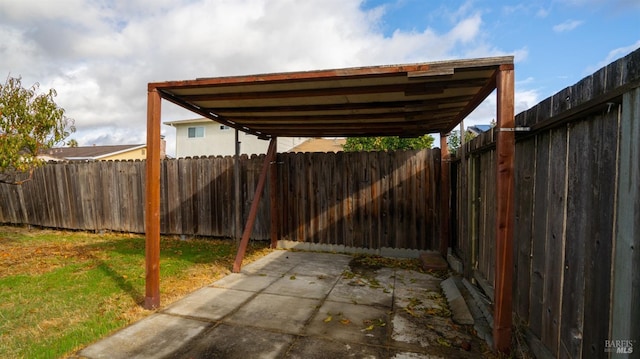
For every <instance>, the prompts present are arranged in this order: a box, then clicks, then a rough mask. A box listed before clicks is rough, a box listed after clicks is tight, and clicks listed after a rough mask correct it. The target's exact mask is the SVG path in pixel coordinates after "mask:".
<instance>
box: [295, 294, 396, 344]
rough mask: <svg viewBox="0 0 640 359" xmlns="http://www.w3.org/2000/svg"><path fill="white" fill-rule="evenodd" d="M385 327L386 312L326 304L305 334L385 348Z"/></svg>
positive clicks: (371, 307) (363, 306)
mask: <svg viewBox="0 0 640 359" xmlns="http://www.w3.org/2000/svg"><path fill="white" fill-rule="evenodd" d="M388 324H389V315H388V310H387V309H383V308H378V307H374V306H369V305H356V304H347V303H339V302H329V301H327V302H325V303H324V304H323V305H322V307H321V308H320V310H319V311H318V313H317V314H316V316H315V317H314V318H313V319H312V320H311V322H310V323H309V325H308V327H307V330H306V332H305V334H307V335H310V336H318V337H323V338H328V339H334V340H343V341H347V342H350V343H360V344H365V345H386V344H387V329H388V327H387V325H388Z"/></svg>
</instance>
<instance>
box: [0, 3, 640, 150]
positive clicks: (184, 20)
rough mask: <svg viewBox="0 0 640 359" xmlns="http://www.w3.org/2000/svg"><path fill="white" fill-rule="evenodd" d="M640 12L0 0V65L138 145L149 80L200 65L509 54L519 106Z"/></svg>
mask: <svg viewBox="0 0 640 359" xmlns="http://www.w3.org/2000/svg"><path fill="white" fill-rule="evenodd" d="M638 19H640V0H558V1H556V0H541V1H522V2H520V1H517V0H512V1H507V0H498V1H496V0H467V1H463V0H429V1H425V0H388V1H384V0H57V1H42V0H0V75H1V76H3V77H4V78H6V77H8V76H11V77H18V76H20V77H22V82H23V85H25V86H27V85H31V84H33V83H36V82H37V83H39V84H40V86H41V90H43V91H44V90H48V89H49V88H54V89H55V90H56V91H57V93H58V96H57V98H56V102H57V103H58V104H59V105H60V106H61V107H63V108H64V109H65V110H66V114H67V116H68V117H70V118H72V119H74V120H75V123H76V127H77V132H76V133H74V134H73V135H72V138H75V139H76V140H77V141H78V143H79V144H80V145H81V146H82V145H92V144H99V145H100V144H134V143H144V142H145V139H146V133H145V124H146V88H147V83H149V82H159V81H169V80H186V79H194V78H197V77H213V76H229V75H243V74H255V73H264V72H282V71H296V70H314V69H327V68H339V67H351V66H370V65H382V64H397V63H407V62H428V61H435V60H446V59H456V58H474V57H486V56H501V55H514V56H515V60H516V111H517V112H519V111H521V110H524V109H526V108H528V107H531V106H533V105H535V104H536V103H538V102H539V101H541V100H542V99H544V98H546V97H548V96H550V95H553V94H554V93H556V92H558V91H559V90H561V89H562V88H564V87H566V86H570V85H572V84H574V83H575V82H577V81H579V80H580V79H581V78H583V77H584V76H587V75H589V74H590V73H592V72H593V71H595V70H597V69H598V68H600V67H601V66H604V65H606V64H608V63H609V62H611V61H613V60H615V59H617V58H619V57H622V56H624V55H626V54H627V53H629V52H631V51H633V50H634V49H636V48H639V47H640V25H638ZM2 80H3V81H4V79H2ZM491 101H493V100H489V102H487V103H485V104H484V105H483V106H482V107H481V108H480V109H479V110H478V111H476V112H475V113H474V114H473V115H472V116H471V118H470V120H469V121H468V123H471V124H473V123H488V122H489V121H491V119H492V118H493V116H494V115H493V113H494V106H493V105H492V103H491ZM193 117H197V116H195V115H194V114H191V113H189V112H185V111H184V110H180V109H179V108H177V107H176V106H174V105H172V104H170V103H168V102H163V121H168V120H177V119H183V118H193ZM162 132H163V134H165V135H166V136H167V139H168V150H169V152H170V153H171V152H172V149H173V146H174V144H173V141H174V135H175V132H174V130H173V129H172V128H171V127H167V126H163V128H162Z"/></svg>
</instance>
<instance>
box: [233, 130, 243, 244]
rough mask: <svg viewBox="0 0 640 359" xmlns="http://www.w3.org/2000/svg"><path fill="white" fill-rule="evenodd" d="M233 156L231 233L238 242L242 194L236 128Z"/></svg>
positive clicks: (240, 226) (240, 225) (238, 142)
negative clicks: (233, 201)
mask: <svg viewBox="0 0 640 359" xmlns="http://www.w3.org/2000/svg"><path fill="white" fill-rule="evenodd" d="M235 147H236V148H235V153H236V155H235V157H234V158H233V182H234V186H235V191H234V200H235V204H236V205H235V207H234V217H235V221H234V231H233V235H234V236H235V237H236V238H235V240H236V243H238V244H240V233H241V232H240V231H241V228H242V204H241V202H242V196H241V194H240V193H241V191H240V140H239V136H238V130H237V129H236V140H235Z"/></svg>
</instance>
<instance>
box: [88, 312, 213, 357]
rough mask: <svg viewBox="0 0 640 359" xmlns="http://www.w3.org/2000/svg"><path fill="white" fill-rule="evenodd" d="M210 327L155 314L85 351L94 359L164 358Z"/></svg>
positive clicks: (191, 320) (200, 322)
mask: <svg viewBox="0 0 640 359" xmlns="http://www.w3.org/2000/svg"><path fill="white" fill-rule="evenodd" d="M210 326H211V323H207V322H202V321H198V320H193V319H187V318H181V317H176V316H172V315H167V314H154V315H151V316H149V317H147V318H145V319H143V320H141V321H139V322H137V323H134V324H133V325H131V326H129V327H127V328H125V329H123V330H121V331H119V332H117V333H116V334H114V335H112V336H110V337H109V338H107V339H105V340H102V341H99V342H98V343H96V344H93V345H91V346H89V347H87V348H85V349H83V350H82V351H80V353H79V355H80V356H81V357H87V358H93V359H129V358H136V359H137V358H140V359H146V358H162V357H165V356H167V355H171V354H172V353H174V352H176V351H178V350H179V349H180V348H181V347H182V346H183V345H184V343H186V342H189V341H190V340H191V339H193V338H195V337H196V336H197V335H198V334H200V333H202V332H203V331H204V330H205V329H207V328H208V327H210Z"/></svg>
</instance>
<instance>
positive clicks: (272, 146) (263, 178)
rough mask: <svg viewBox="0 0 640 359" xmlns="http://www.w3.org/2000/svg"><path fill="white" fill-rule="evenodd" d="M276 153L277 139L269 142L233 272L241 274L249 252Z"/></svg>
mask: <svg viewBox="0 0 640 359" xmlns="http://www.w3.org/2000/svg"><path fill="white" fill-rule="evenodd" d="M275 153H276V138H275V137H274V138H272V139H271V142H269V149H268V150H267V155H266V156H265V157H264V163H263V164H262V171H261V172H260V179H258V185H257V186H256V192H255V193H254V194H253V201H252V202H251V208H250V209H249V217H248V218H247V224H246V225H245V226H244V232H242V239H241V240H240V245H239V246H238V253H237V254H236V260H235V262H234V263H233V272H234V273H238V272H240V268H241V267H242V259H243V258H244V254H245V252H246V251H247V245H248V244H249V237H250V236H251V232H252V231H253V224H254V223H255V221H256V216H257V214H258V204H259V203H260V198H262V190H263V189H264V185H265V182H267V172H269V165H270V164H271V162H272V161H273V159H274V158H275Z"/></svg>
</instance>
